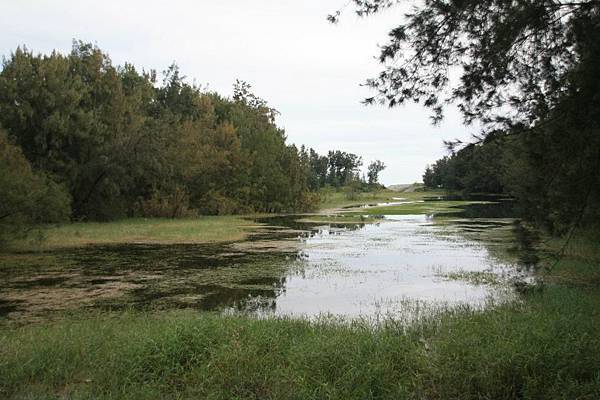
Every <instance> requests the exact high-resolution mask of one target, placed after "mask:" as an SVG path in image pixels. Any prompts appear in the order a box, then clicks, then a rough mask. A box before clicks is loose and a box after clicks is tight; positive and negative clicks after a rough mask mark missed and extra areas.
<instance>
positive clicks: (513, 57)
mask: <svg viewBox="0 0 600 400" xmlns="http://www.w3.org/2000/svg"><path fill="white" fill-rule="evenodd" d="M352 3H354V5H355V7H356V11H357V13H358V14H359V15H370V14H373V13H378V12H381V11H383V10H384V9H386V8H389V7H393V6H397V5H400V4H402V3H405V2H404V1H402V0H352ZM339 16H340V14H339V13H337V14H336V15H334V16H331V18H330V19H331V20H333V21H335V20H337V18H339ZM599 21H600V2H598V1H596V0H584V1H578V2H565V1H560V0H544V1H504V0H492V1H486V2H482V1H477V0H465V1H450V2H449V1H446V0H431V1H425V2H416V3H415V4H414V7H413V8H412V9H411V11H410V12H409V13H407V14H406V16H405V18H404V19H403V20H402V21H401V23H400V24H399V25H398V26H397V27H395V28H394V29H392V30H391V31H390V33H389V41H388V43H387V44H386V45H384V46H383V47H382V49H381V54H380V57H379V60H380V62H381V63H382V64H383V65H384V70H383V71H382V72H381V73H380V75H379V76H378V77H375V78H374V79H371V80H369V81H368V85H369V86H371V87H372V88H373V89H374V90H375V91H376V93H377V94H376V95H375V96H374V97H373V98H370V99H367V102H368V103H372V102H380V103H386V104H388V105H390V106H396V105H399V104H404V103H406V102H408V101H415V102H418V103H422V104H423V105H424V106H425V107H428V108H430V109H432V110H433V119H434V122H437V121H439V120H440V119H441V118H442V115H443V109H444V107H445V106H447V105H448V104H450V103H453V104H456V105H457V106H458V108H459V109H460V111H461V112H462V114H463V117H464V120H465V122H466V123H472V122H478V123H479V124H481V125H482V126H483V127H484V131H483V134H482V135H480V136H479V137H478V138H477V142H476V144H474V145H470V146H467V148H466V149H464V151H462V153H461V152H459V153H460V154H459V155H458V156H456V155H453V156H450V157H448V158H446V159H442V160H440V161H439V162H438V163H436V165H435V166H434V167H433V168H431V169H429V170H427V171H426V174H425V177H424V179H425V180H426V181H427V182H426V183H427V185H429V186H433V187H448V188H457V189H461V190H471V191H481V190H485V191H498V190H499V189H504V190H508V191H509V192H510V193H511V194H514V195H515V196H516V197H517V198H518V200H519V202H520V204H521V206H522V208H523V210H524V211H525V213H524V216H525V217H526V218H528V219H531V220H533V221H535V222H537V223H538V224H543V225H545V226H547V227H549V228H550V229H551V230H552V231H555V232H562V231H564V230H566V229H568V228H569V227H573V226H579V225H583V224H589V223H593V222H594V221H597V220H598V216H599V215H600V185H599V183H600V181H599V179H600V173H599V172H598V171H600V164H599V163H600V161H599V160H600V139H599V137H600V135H599V134H598V126H599V125H600V117H599V115H600V114H599V113H598V110H599V109H600V102H599V97H598V95H597V93H598V90H599V88H600V75H599V74H598V72H597V71H598V68H597V67H598V64H599V63H600V28H599V27H600V23H599ZM455 76H457V77H458V79H456V78H454V77H455ZM490 141H496V142H497V144H490ZM482 143H483V146H477V145H478V144H479V145H481V144H482ZM474 146H475V147H474ZM487 152H489V153H490V154H486V153H487ZM470 153H472V154H471V155H469V154H470ZM500 153H501V154H502V156H501V157H495V156H494V154H500ZM477 158H481V160H479V161H478V160H477ZM507 160H510V161H507ZM465 161H466V162H465ZM480 161H481V162H480Z"/></svg>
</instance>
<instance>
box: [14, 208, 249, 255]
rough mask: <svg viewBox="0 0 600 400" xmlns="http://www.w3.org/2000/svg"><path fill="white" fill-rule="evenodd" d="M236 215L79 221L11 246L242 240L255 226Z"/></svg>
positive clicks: (38, 247)
mask: <svg viewBox="0 0 600 400" xmlns="http://www.w3.org/2000/svg"><path fill="white" fill-rule="evenodd" d="M256 226H257V225H256V224H253V223H252V222H251V221H248V220H245V219H243V218H241V217H237V216H214V217H212V216H204V217H198V218H189V219H161V218H132V219H126V220H122V221H114V222H77V223H71V224H65V225H59V226H51V227H47V228H45V229H43V230H42V231H41V232H42V237H38V234H37V233H35V234H32V235H30V236H29V237H28V238H26V239H24V240H20V241H17V242H15V243H13V244H12V245H11V249H12V250H18V251H30V250H52V249H57V248H70V247H82V246H87V245H91V244H95V245H106V244H126V243H155V244H196V243H212V242H225V241H239V240H242V239H244V238H245V237H246V235H247V233H248V231H249V230H250V229H252V228H254V227H256Z"/></svg>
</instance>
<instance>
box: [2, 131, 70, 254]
mask: <svg viewBox="0 0 600 400" xmlns="http://www.w3.org/2000/svg"><path fill="white" fill-rule="evenodd" d="M0 188H2V190H0V246H2V245H3V244H6V243H7V242H8V241H10V240H12V239H16V238H19V237H21V236H22V235H24V234H25V233H26V232H27V231H28V230H30V229H31V227H32V226H33V225H34V224H40V223H51V222H61V221H65V220H67V219H68V218H69V216H70V214H71V206H70V204H71V199H70V197H69V195H68V194H67V192H66V190H65V189H64V188H63V187H62V186H61V185H58V184H57V183H55V182H53V181H52V180H51V179H49V178H48V177H47V176H46V175H44V174H42V173H40V172H36V171H34V170H33V169H32V168H31V164H30V163H29V161H27V159H26V158H25V156H24V155H23V153H22V151H21V149H20V148H19V147H18V146H16V145H14V144H12V143H11V142H10V141H9V140H8V137H7V135H6V134H5V133H4V132H3V131H0Z"/></svg>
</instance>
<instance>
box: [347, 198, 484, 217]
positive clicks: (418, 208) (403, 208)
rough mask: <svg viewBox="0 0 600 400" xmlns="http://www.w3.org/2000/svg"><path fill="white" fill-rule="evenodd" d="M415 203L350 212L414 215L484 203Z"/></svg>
mask: <svg viewBox="0 0 600 400" xmlns="http://www.w3.org/2000/svg"><path fill="white" fill-rule="evenodd" d="M417 201H418V199H415V203H408V204H400V205H395V206H382V207H370V208H365V209H361V210H360V211H352V213H360V214H367V215H415V214H434V213H435V214H442V213H449V212H456V211H459V209H458V208H457V207H461V206H465V205H469V204H484V203H485V202H481V201H463V200H454V201H429V202H417Z"/></svg>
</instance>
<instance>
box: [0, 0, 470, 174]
mask: <svg viewBox="0 0 600 400" xmlns="http://www.w3.org/2000/svg"><path fill="white" fill-rule="evenodd" d="M346 1H347V0H252V1H250V0H196V1H191V0H190V1H183V0H171V1H149V0H127V1H117V0H104V1H85V0H79V1H76V0H71V1H67V0H52V1H50V0H47V1H43V0H37V1H36V0H18V1H15V0H0V53H1V54H2V55H4V56H8V55H9V54H10V53H11V52H12V51H13V50H14V49H15V48H16V47H17V46H18V45H23V44H25V45H27V47H28V48H30V49H32V50H34V51H35V52H43V53H46V52H50V51H51V50H53V49H58V50H60V51H63V52H68V51H69V50H70V48H71V42H72V40H73V39H80V40H83V41H85V42H93V43H95V44H97V45H98V46H99V47H100V48H101V49H102V50H103V51H104V52H106V53H108V54H109V55H110V57H111V58H112V60H113V63H115V64H123V63H124V62H125V61H128V62H131V63H133V64H134V65H136V66H137V67H139V68H145V69H147V70H148V69H156V70H158V71H162V70H164V69H166V67H167V66H168V65H170V64H171V63H172V62H173V61H175V62H177V64H178V65H179V66H180V69H181V71H182V72H183V73H184V74H185V75H186V76H187V77H188V78H189V79H190V80H192V79H194V80H195V81H196V83H198V84H203V85H208V87H209V89H211V90H215V91H218V92H220V93H222V94H224V95H230V94H231V88H232V84H233V82H235V79H243V80H245V81H247V82H249V83H250V84H251V85H252V86H253V88H254V92H255V93H256V94H257V95H258V96H260V97H262V98H264V99H266V100H267V101H268V102H269V103H270V105H271V106H273V107H274V108H276V109H278V110H279V111H280V112H281V116H280V117H279V119H278V124H279V125H280V126H282V127H284V128H285V130H286V132H287V136H288V140H289V141H290V142H293V143H296V144H297V145H298V146H299V145H301V144H305V145H307V146H310V147H313V148H314V149H316V150H317V151H319V152H321V153H326V152H327V150H329V149H341V150H345V151H349V152H353V153H357V154H359V155H362V156H363V159H364V160H365V164H367V163H368V162H369V161H371V160H375V159H380V160H382V161H383V162H385V164H386V165H387V166H388V168H387V169H386V170H385V171H384V172H383V173H382V176H381V181H382V182H383V183H384V184H388V185H389V184H394V183H409V182H414V181H420V180H421V175H422V172H423V169H424V168H425V165H426V164H428V163H432V162H433V161H435V160H436V159H438V158H439V157H440V156H442V155H444V154H446V151H445V149H444V146H443V140H444V139H454V138H463V139H466V138H468V137H469V135H470V133H472V128H467V127H464V126H462V125H461V122H460V117H459V116H458V114H457V113H456V112H454V111H453V110H448V112H447V115H446V120H445V121H444V122H443V123H442V125H441V126H437V127H433V126H431V124H430V121H429V114H428V112H427V111H426V110H424V109H422V108H421V107H419V106H417V105H410V106H405V107H400V108H395V109H388V108H384V107H378V106H370V107H366V106H363V105H361V104H360V102H361V100H362V99H363V98H365V97H367V96H369V94H370V92H369V90H368V89H366V88H364V87H361V86H360V84H361V83H362V82H364V80H365V79H367V78H369V77H371V76H374V75H375V74H376V73H377V72H378V71H379V68H380V66H379V65H378V63H377V62H376V60H374V56H376V55H377V53H378V47H377V46H378V44H383V43H385V41H386V34H387V32H388V31H389V29H390V28H391V27H393V26H394V25H395V24H397V22H398V21H399V20H400V18H401V13H400V10H396V11H390V12H387V13H386V14H383V15H379V16H375V17H370V18H367V19H360V18H357V17H356V16H354V15H353V14H351V13H350V12H348V13H346V14H345V16H344V17H343V18H342V20H341V22H340V23H339V24H337V25H332V24H330V23H329V22H327V20H326V16H327V14H330V13H332V12H334V11H335V10H337V9H339V8H340V7H341V6H343V5H344V4H345V3H346Z"/></svg>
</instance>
